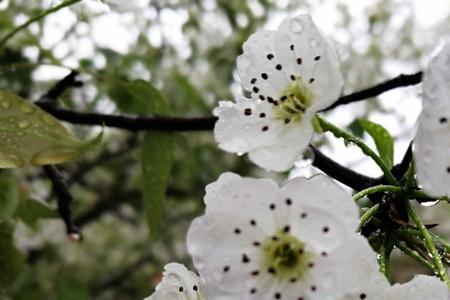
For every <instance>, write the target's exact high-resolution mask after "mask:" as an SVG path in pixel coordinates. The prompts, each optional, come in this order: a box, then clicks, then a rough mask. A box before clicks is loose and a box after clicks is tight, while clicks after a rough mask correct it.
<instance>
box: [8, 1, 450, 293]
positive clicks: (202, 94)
mask: <svg viewBox="0 0 450 300" xmlns="http://www.w3.org/2000/svg"><path fill="white" fill-rule="evenodd" d="M106 2H108V4H109V5H110V6H111V13H109V14H104V15H99V16H94V17H85V16H80V15H78V16H77V15H76V14H75V13H73V12H72V11H71V10H69V9H63V10H61V11H59V12H57V13H55V14H53V15H50V16H48V17H47V18H45V19H44V20H42V21H40V22H37V23H35V24H33V25H32V26H30V27H29V28H28V29H27V30H25V31H23V32H21V33H20V34H18V35H17V36H15V37H14V38H13V39H12V40H10V41H9V42H8V43H7V45H6V47H5V48H4V49H0V89H7V90H12V91H14V92H16V93H18V94H20V95H22V96H24V97H26V98H27V99H29V100H37V99H39V97H40V96H42V95H43V94H44V93H45V92H46V91H47V90H48V89H49V88H50V87H51V86H52V85H53V84H54V83H55V82H56V81H58V80H60V79H61V78H63V77H64V76H65V75H67V74H68V73H69V72H70V68H73V69H77V70H79V71H80V73H81V76H80V78H81V79H82V80H83V82H84V83H85V84H84V86H83V87H82V88H79V89H73V90H71V91H68V92H66V93H65V94H64V95H63V97H62V98H61V102H62V104H63V105H64V106H65V107H68V108H71V109H74V110H79V111H97V112H102V113H127V112H130V111H135V110H136V107H135V106H134V103H132V102H131V101H130V97H128V95H127V92H126V90H125V88H124V85H125V84H126V83H127V82H129V81H131V80H134V79H144V80H148V81H150V82H151V83H152V84H153V85H154V86H155V87H157V88H158V89H160V90H161V92H162V94H163V95H164V97H165V98H166V99H167V100H168V101H169V103H170V105H171V106H172V109H173V111H174V114H175V115H177V116H185V117H188V116H201V115H205V116H206V115H211V110H212V108H214V106H215V105H216V104H217V101H218V100H222V99H230V100H231V99H233V97H234V95H237V94H238V93H241V89H240V86H239V82H238V77H237V74H236V70H235V59H236V57H237V56H238V55H239V54H240V53H241V46H242V44H243V42H244V41H245V40H246V39H247V38H248V36H249V35H250V34H251V33H252V32H254V31H256V30H257V29H260V28H268V29H276V27H277V26H278V24H279V23H280V21H281V20H282V19H283V18H284V17H286V16H293V15H296V14H298V13H310V14H311V15H312V17H313V19H314V20H315V22H316V23H317V25H318V26H319V27H320V28H322V30H323V31H324V32H325V33H326V34H327V35H329V36H330V38H331V40H332V41H333V43H334V44H335V46H336V48H337V50H338V52H339V54H340V57H341V60H342V70H343V73H344V77H345V79H346V84H345V89H344V93H350V92H352V91H355V90H358V89H361V88H364V87H368V86H370V85H373V84H375V83H378V82H380V81H382V80H384V79H388V78H391V77H394V76H397V75H399V74H400V73H414V72H416V71H419V70H422V69H423V68H424V66H426V62H427V61H428V59H429V57H430V55H431V54H432V53H433V50H434V49H435V48H436V47H437V46H438V45H439V44H440V43H441V42H442V40H443V39H444V38H446V37H447V35H448V33H449V32H450V22H449V21H450V18H449V12H450V3H449V2H448V1H445V0H429V1H421V0H416V1H399V0H378V1H373V0H364V1H363V0H359V1H338V0H326V1H318V0H308V1H300V0H297V1H288V0H250V1H240V0H190V1H188V0H159V1H157V0H151V1H149V0H128V1H122V0H108V1H106ZM57 3H59V1H56V0H43V1H37V0H10V1H8V0H0V36H3V35H5V34H6V33H7V32H9V31H10V30H11V29H12V28H14V26H17V25H18V24H21V23H22V22H24V21H25V20H27V19H28V18H29V17H30V16H34V15H36V14H37V13H38V12H40V11H41V10H43V9H46V8H49V7H52V6H54V5H55V4H57ZM420 109H421V101H420V85H418V86H414V87H408V88H402V89H398V90H394V91H390V92H388V93H385V94H383V95H381V96H380V97H378V98H377V99H370V100H368V101H364V102H360V103H355V104H351V105H346V106H342V107H339V108H337V109H335V110H333V111H332V112H330V113H329V114H328V116H327V117H328V118H329V119H330V120H332V121H333V122H335V123H336V124H339V125H341V126H342V127H348V128H349V129H351V130H353V131H354V132H355V133H358V132H359V133H360V134H361V132H362V131H361V130H360V128H358V125H357V123H355V122H354V120H355V119H356V118H359V117H365V118H369V119H371V120H372V121H375V122H378V123H381V124H383V125H384V126H385V127H386V128H388V129H389V130H390V132H391V133H392V135H393V136H394V137H395V139H396V149H395V151H396V152H395V157H396V161H397V162H398V161H399V160H400V159H401V158H402V156H403V154H404V151H405V150H406V148H407V146H408V144H409V142H410V140H411V139H412V137H413V136H414V132H415V122H416V119H417V116H418V114H419V113H420ZM68 126H70V125H68ZM70 128H71V129H72V130H73V131H74V132H75V133H76V134H77V135H78V136H80V137H88V136H92V135H94V134H95V133H98V132H99V131H100V130H101V128H95V127H94V128H92V127H81V126H70ZM140 138H141V137H140V135H139V134H135V133H130V132H126V131H120V130H112V129H105V137H104V140H103V144H102V146H101V147H99V148H98V149H97V150H95V151H92V152H89V153H88V154H86V155H85V156H84V157H83V158H81V159H79V160H77V161H74V162H70V163H65V164H63V165H61V166H60V169H61V170H62V171H63V174H64V175H65V177H66V178H67V179H68V181H69V184H70V188H71V192H72V193H73V195H74V198H75V203H74V204H73V210H74V215H75V220H76V223H77V224H78V225H79V226H80V227H81V228H82V232H83V234H84V240H83V241H82V242H81V243H75V242H71V241H70V240H69V239H68V238H67V236H66V234H65V228H64V224H63V223H62V222H61V221H60V220H59V219H58V218H57V217H56V216H55V214H52V213H51V212H48V211H44V212H40V213H36V214H32V213H29V214H27V212H29V211H30V210H31V211H32V210H33V209H32V208H30V207H31V206H30V205H29V201H39V203H43V204H46V205H47V204H48V205H49V206H50V208H55V205H56V203H55V201H54V197H52V195H51V189H50V183H49V181H48V180H47V179H46V178H45V176H44V175H43V172H42V169H41V168H27V169H23V170H16V171H14V172H9V171H8V172H9V173H12V174H13V176H14V180H13V181H12V182H11V184H14V185H16V186H17V187H18V190H19V193H20V198H21V201H22V203H21V204H19V209H18V212H17V213H16V217H15V218H14V219H13V220H10V221H9V222H8V224H2V225H1V226H13V242H14V245H15V247H17V249H19V251H20V253H21V255H22V257H23V259H24V260H25V261H26V263H25V265H24V266H23V268H22V269H20V272H12V273H11V274H13V273H16V275H17V276H13V277H8V278H7V279H5V278H3V279H2V276H1V275H0V299H3V298H4V299H36V300H39V299H64V300H71V299H77V300H84V299H105V300H107V299H124V300H127V299H141V298H143V297H145V296H147V295H149V294H150V293H151V291H152V290H153V288H154V285H155V284H156V283H157V282H158V280H159V279H160V276H161V270H162V267H163V265H164V264H166V263H167V262H171V261H177V262H181V263H186V264H187V265H191V261H190V258H189V256H188V255H187V253H186V247H185V234H186V231H187V229H188V226H189V224H190V221H191V220H192V219H193V218H194V217H195V216H197V215H200V214H201V213H202V210H203V202H202V197H203V194H204V189H205V186H206V185H207V184H208V183H210V182H212V181H214V180H215V179H216V178H217V177H218V176H219V175H220V174H221V173H222V172H225V171H233V172H237V173H239V174H241V175H244V176H256V177H262V176H265V177H271V178H274V179H275V180H277V181H278V182H280V183H282V182H283V181H285V180H286V178H287V177H289V176H291V177H292V176H298V175H306V176H310V175H311V174H314V173H316V172H318V170H316V169H314V168H313V167H311V166H310V164H309V163H308V162H301V163H299V164H297V167H296V168H295V169H294V170H293V171H292V172H290V173H289V174H274V173H266V172H264V171H262V170H261V169H259V168H257V167H255V166H253V165H252V164H251V163H250V162H249V161H248V160H247V159H246V157H245V156H242V157H238V156H236V155H232V154H228V153H224V152H222V151H220V150H219V149H218V148H217V147H216V145H215V142H214V138H213V135H212V133H211V132H191V133H180V134H178V135H177V147H176V150H175V155H176V161H175V165H174V168H173V172H172V176H171V180H170V185H169V188H168V193H167V200H166V205H165V216H164V223H163V232H162V237H161V239H159V240H152V239H150V238H149V234H148V231H147V225H146V221H145V217H144V213H143V207H142V201H141V200H142V195H141V187H140V184H139V182H140V176H141V166H140V163H139V160H138V159H137V158H138V151H139V143H140ZM315 142H316V143H317V144H318V145H320V147H321V149H322V150H323V151H324V152H325V153H326V154H328V155H330V156H331V157H333V158H334V159H336V160H337V161H339V162H340V163H342V164H344V165H347V166H350V167H352V168H353V169H355V170H357V171H360V172H363V173H365V174H367V175H373V176H378V175H380V174H381V173H380V172H379V170H378V169H377V168H376V167H375V165H374V164H373V163H372V162H371V161H370V160H369V159H367V158H365V157H364V156H363V155H362V153H361V152H360V151H359V150H357V149H354V148H353V147H345V146H344V144H343V143H342V141H340V140H334V139H333V138H332V137H331V136H325V137H324V138H321V139H318V140H316V141H315ZM368 142H369V143H370V141H368ZM41 209H42V210H43V208H42V207H41ZM423 214H424V216H425V219H426V220H427V221H429V222H430V223H436V222H438V223H441V226H439V227H438V228H437V229H436V230H437V231H438V232H439V231H440V232H441V233H444V234H445V233H446V232H447V233H448V232H450V223H448V222H447V223H446V220H447V219H448V218H449V216H450V210H449V208H448V206H447V205H442V206H439V207H433V208H427V209H426V210H425V211H423ZM436 220H437V221H436ZM1 250H2V245H0V272H3V271H4V270H6V269H5V266H2V259H1V256H2V251H1ZM18 255H19V254H18ZM395 256H396V259H395V260H394V271H395V276H396V277H395V278H396V279H397V280H399V281H404V280H407V279H409V278H411V276H412V274H413V273H414V272H421V271H422V270H421V269H419V268H418V267H417V266H416V264H415V263H414V262H412V261H410V260H408V259H404V258H402V257H400V256H399V255H398V253H397V254H396V255H395ZM3 263H4V262H3ZM1 283H3V286H2V285H1ZM1 290H3V291H4V294H3V295H2V294H1ZM2 297H3V298H2Z"/></svg>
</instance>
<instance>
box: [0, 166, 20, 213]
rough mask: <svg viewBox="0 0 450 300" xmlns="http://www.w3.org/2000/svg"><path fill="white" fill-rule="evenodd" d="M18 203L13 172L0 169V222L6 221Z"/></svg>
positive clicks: (17, 192)
mask: <svg viewBox="0 0 450 300" xmlns="http://www.w3.org/2000/svg"><path fill="white" fill-rule="evenodd" d="M18 205H19V191H18V189H17V184H16V180H15V177H14V174H13V173H12V172H11V171H5V170H0V222H2V221H8V220H9V219H10V218H11V217H12V216H13V215H14V213H15V212H16V209H17V206H18Z"/></svg>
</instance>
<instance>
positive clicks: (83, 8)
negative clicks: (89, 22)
mask: <svg viewBox="0 0 450 300" xmlns="http://www.w3.org/2000/svg"><path fill="white" fill-rule="evenodd" d="M70 9H71V10H72V11H73V12H75V13H76V14H78V15H81V16H83V17H86V18H89V17H93V16H98V15H101V14H104V13H108V12H110V8H109V6H108V4H106V3H105V2H104V1H103V0H82V1H80V2H79V3H76V4H74V5H72V6H71V7H70Z"/></svg>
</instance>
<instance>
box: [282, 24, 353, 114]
mask: <svg viewBox="0 0 450 300" xmlns="http://www.w3.org/2000/svg"><path fill="white" fill-rule="evenodd" d="M275 44H276V45H279V46H277V47H275V53H276V57H277V58H279V63H280V64H281V65H282V66H283V68H286V71H285V72H286V73H287V74H292V75H295V76H301V77H302V78H304V81H305V82H310V80H311V79H313V82H312V83H311V91H312V92H313V94H314V96H315V101H314V105H315V110H316V111H317V110H320V109H324V108H326V107H327V106H329V105H331V104H333V102H334V101H336V100H337V99H338V97H339V96H340V93H341V92H342V87H343V85H344V79H343V77H342V73H341V70H340V63H339V58H338V56H337V53H336V50H335V49H334V48H333V47H332V45H331V43H330V42H329V41H328V40H327V38H326V37H325V36H324V35H323V34H322V33H321V32H320V30H319V29H318V28H317V27H316V26H315V25H314V23H313V20H312V18H311V16H310V15H300V16H297V17H294V18H287V19H285V20H284V21H283V22H282V23H281V25H280V28H279V29H278V30H277V32H276V34H275ZM298 62H301V64H299V63H298Z"/></svg>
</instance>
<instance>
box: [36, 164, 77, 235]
mask: <svg viewBox="0 0 450 300" xmlns="http://www.w3.org/2000/svg"><path fill="white" fill-rule="evenodd" d="M44 171H45V174H46V175H47V177H48V178H49V179H50V180H51V182H52V188H53V193H54V194H55V196H56V197H57V198H58V213H59V215H60V216H61V219H62V220H63V221H64V224H65V225H66V231H67V234H68V235H69V237H70V238H72V239H74V240H77V241H78V240H80V238H81V235H80V232H79V230H78V228H77V227H76V226H75V224H74V223H73V221H72V212H71V210H70V203H71V202H72V201H73V198H72V195H71V194H70V192H69V188H68V186H67V184H66V183H65V182H64V178H63V176H62V175H61V173H60V172H59V170H58V169H57V168H56V167H55V166H53V165H48V166H44Z"/></svg>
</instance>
